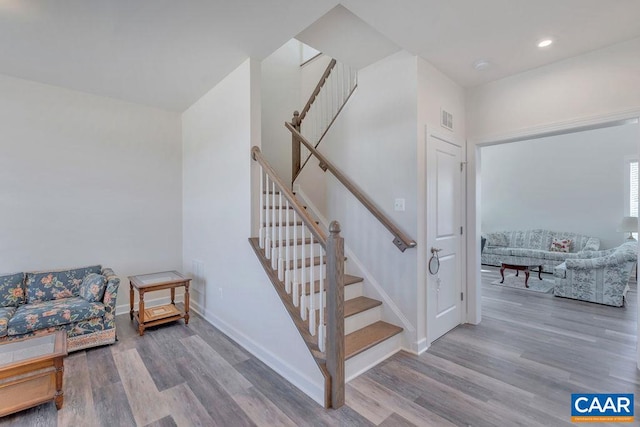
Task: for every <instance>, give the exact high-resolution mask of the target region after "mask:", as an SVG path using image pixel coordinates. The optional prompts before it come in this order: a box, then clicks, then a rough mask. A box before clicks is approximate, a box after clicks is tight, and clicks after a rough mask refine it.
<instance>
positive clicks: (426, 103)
mask: <svg viewBox="0 0 640 427" xmlns="http://www.w3.org/2000/svg"><path fill="white" fill-rule="evenodd" d="M417 87H418V90H417V95H418V97H417V109H418V116H417V122H416V124H417V130H416V132H417V136H418V140H417V148H416V152H417V156H416V162H417V167H418V175H417V206H416V207H417V236H416V237H417V242H418V246H417V248H416V249H415V251H416V254H417V265H416V268H417V272H416V274H417V290H418V291H417V292H418V293H417V304H418V309H417V310H418V320H417V343H418V344H417V348H415V349H414V350H416V351H418V352H421V351H422V350H424V349H425V348H426V346H428V345H429V344H430V343H429V342H428V340H427V316H426V314H427V295H428V292H427V289H432V290H433V289H435V288H436V287H437V285H436V284H435V283H433V282H432V280H433V276H430V275H428V274H427V259H428V257H429V253H428V252H427V241H428V239H427V238H428V237H429V232H430V230H428V229H427V227H426V224H427V218H428V215H429V214H430V213H431V214H433V212H434V210H433V209H428V206H427V204H426V185H427V170H426V144H427V141H426V136H427V134H426V129H425V128H426V127H427V126H428V127H429V129H430V132H434V131H437V132H438V133H439V134H442V135H445V136H446V137H447V138H449V140H450V141H452V142H455V143H458V144H459V145H460V146H462V147H465V146H466V144H465V137H466V128H465V124H466V118H465V94H464V89H463V88H462V87H460V86H459V85H458V84H456V83H455V82H453V81H452V80H451V79H450V78H448V77H447V76H445V75H444V74H442V73H441V72H440V71H438V70H437V69H436V68H435V67H434V66H432V65H431V64H430V63H428V62H427V61H425V60H423V59H422V58H417ZM442 109H445V110H446V111H448V112H449V113H451V114H452V115H453V122H454V127H453V131H450V130H448V129H446V128H444V127H442V126H441V125H440V115H441V110H442ZM464 155H465V153H464V150H463V157H464ZM460 255H462V256H463V259H464V254H460ZM462 280H463V281H464V280H465V278H464V277H463V278H462Z"/></svg>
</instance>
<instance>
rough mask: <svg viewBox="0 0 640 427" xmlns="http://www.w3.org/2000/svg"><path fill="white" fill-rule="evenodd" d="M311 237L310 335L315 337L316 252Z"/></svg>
mask: <svg viewBox="0 0 640 427" xmlns="http://www.w3.org/2000/svg"><path fill="white" fill-rule="evenodd" d="M309 234H310V235H311V240H310V243H311V247H310V250H309V252H310V255H311V257H310V258H311V268H310V274H309V333H310V334H311V335H315V334H316V303H315V299H316V298H315V295H316V293H315V274H314V272H315V268H313V265H314V262H313V261H314V250H313V234H312V233H309Z"/></svg>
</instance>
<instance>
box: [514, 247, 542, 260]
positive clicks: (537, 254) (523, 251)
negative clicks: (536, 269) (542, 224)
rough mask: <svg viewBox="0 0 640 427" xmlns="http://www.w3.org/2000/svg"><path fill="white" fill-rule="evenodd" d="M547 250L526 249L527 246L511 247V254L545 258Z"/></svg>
mask: <svg viewBox="0 0 640 427" xmlns="http://www.w3.org/2000/svg"><path fill="white" fill-rule="evenodd" d="M546 252H547V251H541V250H539V249H525V248H513V249H511V255H513V256H519V257H526V258H538V259H544V254H545V253H546Z"/></svg>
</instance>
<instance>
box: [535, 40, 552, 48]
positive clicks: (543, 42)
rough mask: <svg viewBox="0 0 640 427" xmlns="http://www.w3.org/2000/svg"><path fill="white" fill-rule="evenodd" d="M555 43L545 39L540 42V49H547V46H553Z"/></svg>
mask: <svg viewBox="0 0 640 427" xmlns="http://www.w3.org/2000/svg"><path fill="white" fill-rule="evenodd" d="M552 43H553V40H552V39H544V40H540V42H539V43H538V47H547V46H551V44H552Z"/></svg>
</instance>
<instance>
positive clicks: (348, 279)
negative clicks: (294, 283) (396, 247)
mask: <svg viewBox="0 0 640 427" xmlns="http://www.w3.org/2000/svg"><path fill="white" fill-rule="evenodd" d="M363 280H364V279H363V278H362V277H358V276H351V275H350V274H345V275H344V285H345V286H349V285H353V284H354V283H359V282H362V281H363ZM313 283H314V285H313V290H314V291H315V293H316V294H317V293H318V292H320V280H314V281H313ZM324 286H325V289H326V286H327V279H325V280H324ZM310 293H311V285H310V282H307V283H305V288H304V294H305V295H309V294H310Z"/></svg>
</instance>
